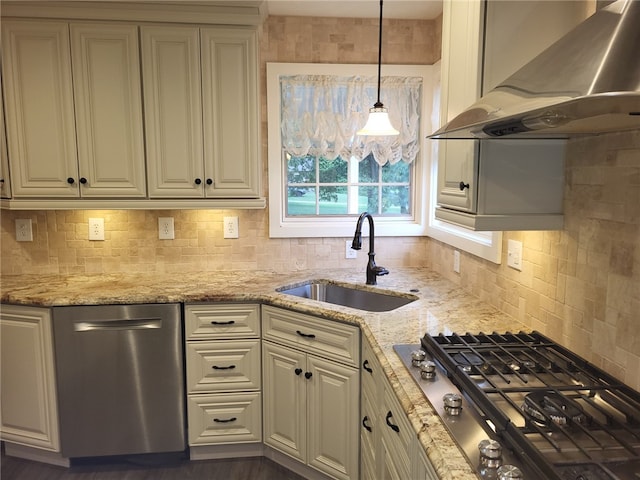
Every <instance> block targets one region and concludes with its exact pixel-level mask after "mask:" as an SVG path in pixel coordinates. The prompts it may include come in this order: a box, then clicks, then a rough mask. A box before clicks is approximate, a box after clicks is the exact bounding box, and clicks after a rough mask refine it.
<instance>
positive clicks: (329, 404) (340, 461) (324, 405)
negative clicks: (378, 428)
mask: <svg viewBox="0 0 640 480" xmlns="http://www.w3.org/2000/svg"><path fill="white" fill-rule="evenodd" d="M307 372H309V373H310V374H311V375H309V378H308V379H307V388H308V415H307V417H308V422H309V428H308V432H309V444H308V451H309V457H308V463H309V465H311V466H312V467H315V468H317V469H318V470H320V471H322V472H324V473H326V474H328V475H330V476H332V477H333V478H341V479H345V480H348V479H355V478H358V456H359V448H358V447H359V442H358V439H359V432H360V429H359V425H360V421H359V417H360V415H359V413H360V409H359V391H360V388H359V384H360V375H359V372H358V370H357V369H355V368H352V367H346V366H343V365H340V364H337V363H334V362H330V361H327V360H324V359H321V358H318V357H315V356H312V355H309V356H308V357H307ZM305 375H306V372H305Z"/></svg>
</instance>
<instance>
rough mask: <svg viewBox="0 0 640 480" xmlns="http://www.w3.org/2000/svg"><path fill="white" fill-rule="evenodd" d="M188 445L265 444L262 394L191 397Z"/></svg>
mask: <svg viewBox="0 0 640 480" xmlns="http://www.w3.org/2000/svg"><path fill="white" fill-rule="evenodd" d="M187 399H188V402H187V415H188V417H189V445H218V444H231V443H253V442H262V402H261V398H260V392H241V393H230V394H226V393H221V394H215V395H189V396H188V397H187Z"/></svg>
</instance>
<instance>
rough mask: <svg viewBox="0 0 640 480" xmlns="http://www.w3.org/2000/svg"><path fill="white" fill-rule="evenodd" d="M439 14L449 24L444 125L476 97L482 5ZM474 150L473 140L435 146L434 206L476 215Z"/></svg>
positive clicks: (453, 6)
mask: <svg viewBox="0 0 640 480" xmlns="http://www.w3.org/2000/svg"><path fill="white" fill-rule="evenodd" d="M443 9H446V12H445V13H446V16H447V18H449V19H450V21H449V22H445V23H444V24H443V26H442V27H443V28H442V51H443V55H442V96H441V102H440V106H441V109H440V115H441V118H442V120H443V123H445V122H447V121H449V120H451V119H453V118H454V117H455V116H456V115H458V114H460V113H462V112H463V111H464V109H465V108H467V107H468V106H469V105H471V104H472V103H473V102H475V101H476V100H477V99H478V97H479V96H480V92H481V90H480V89H481V86H482V49H483V28H482V24H483V23H482V18H483V10H484V2H482V1H479V0H476V1H471V2H444V3H443ZM477 148H478V146H477V141H475V140H474V141H471V140H446V141H438V204H440V205H446V206H449V207H452V208H455V209H458V210H464V211H469V212H475V209H476V193H475V192H476V188H477V187H476V184H477V176H478V173H477V169H478V168H477ZM461 183H462V188H461ZM466 185H468V187H467V186H466Z"/></svg>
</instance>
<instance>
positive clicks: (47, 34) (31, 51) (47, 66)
mask: <svg viewBox="0 0 640 480" xmlns="http://www.w3.org/2000/svg"><path fill="white" fill-rule="evenodd" d="M2 67H3V80H4V87H5V92H4V93H5V100H6V105H5V107H6V114H7V121H6V123H7V142H8V148H9V162H10V166H11V172H12V182H13V183H12V185H13V196H14V197H56V196H58V197H77V196H78V194H79V191H78V159H77V154H76V131H75V124H74V112H73V91H72V81H71V57H70V46H69V27H68V25H67V24H66V23H64V22H44V21H21V20H13V21H7V22H3V23H2ZM67 178H72V179H73V180H74V183H73V184H70V183H68V182H67Z"/></svg>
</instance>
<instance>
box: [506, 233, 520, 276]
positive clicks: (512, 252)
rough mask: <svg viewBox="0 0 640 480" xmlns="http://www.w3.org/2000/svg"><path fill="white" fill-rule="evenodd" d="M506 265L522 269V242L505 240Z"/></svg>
mask: <svg viewBox="0 0 640 480" xmlns="http://www.w3.org/2000/svg"><path fill="white" fill-rule="evenodd" d="M507 266H508V267H511V268H515V269H516V270H519V271H522V242H519V241H518V240H511V239H510V240H509V241H508V242H507Z"/></svg>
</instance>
